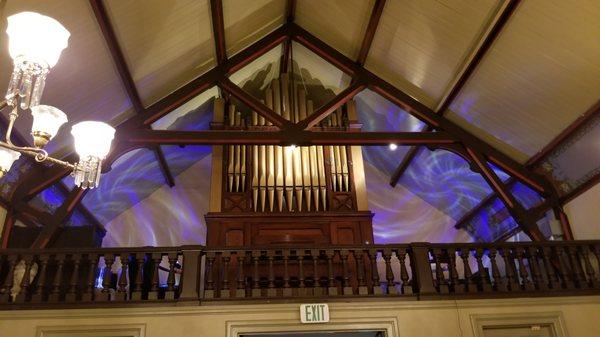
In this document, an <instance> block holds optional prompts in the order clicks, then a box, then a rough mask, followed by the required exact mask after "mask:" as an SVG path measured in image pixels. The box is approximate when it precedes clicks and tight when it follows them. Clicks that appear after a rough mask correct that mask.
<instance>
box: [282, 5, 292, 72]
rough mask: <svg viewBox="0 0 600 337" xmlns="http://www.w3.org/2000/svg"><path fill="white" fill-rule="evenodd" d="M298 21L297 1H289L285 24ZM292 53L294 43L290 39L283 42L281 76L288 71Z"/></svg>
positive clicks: (286, 8)
mask: <svg viewBox="0 0 600 337" xmlns="http://www.w3.org/2000/svg"><path fill="white" fill-rule="evenodd" d="M295 19H296V0H287V1H286V7H285V22H286V23H290V22H294V20H295ZM291 52H292V41H291V39H290V38H289V37H288V38H287V39H286V40H285V42H283V50H282V54H281V61H280V62H279V75H280V76H281V74H285V73H287V71H288V60H289V58H290V54H291Z"/></svg>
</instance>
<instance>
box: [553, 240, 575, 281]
mask: <svg viewBox="0 0 600 337" xmlns="http://www.w3.org/2000/svg"><path fill="white" fill-rule="evenodd" d="M556 258H557V259H558V269H559V274H560V278H561V280H562V286H563V288H564V289H573V288H575V285H574V284H573V279H572V276H571V272H570V270H569V267H568V266H567V265H565V258H568V257H565V256H564V254H563V247H562V246H557V247H556Z"/></svg>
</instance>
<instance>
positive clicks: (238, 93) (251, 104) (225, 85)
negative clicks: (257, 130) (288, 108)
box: [219, 78, 294, 129]
mask: <svg viewBox="0 0 600 337" xmlns="http://www.w3.org/2000/svg"><path fill="white" fill-rule="evenodd" d="M219 87H220V88H221V89H223V90H224V91H226V92H227V93H229V94H230V95H231V96H233V97H235V98H236V99H238V100H239V101H240V102H242V103H243V104H245V105H246V106H247V107H248V108H250V109H251V110H253V111H256V113H257V114H259V115H261V116H263V117H264V118H265V119H266V120H268V121H269V122H271V123H273V125H275V126H276V127H278V128H280V129H291V128H292V127H293V125H294V123H292V122H290V121H288V120H287V119H285V118H283V117H282V116H280V115H278V114H276V113H275V112H274V111H273V110H272V109H271V108H269V107H267V106H266V105H265V104H264V103H262V102H261V101H259V100H258V99H256V98H255V97H254V96H252V95H250V94H249V93H247V92H246V91H245V90H244V89H242V88H240V87H239V86H237V85H236V84H235V83H233V82H231V80H230V79H228V78H223V79H221V80H220V81H219Z"/></svg>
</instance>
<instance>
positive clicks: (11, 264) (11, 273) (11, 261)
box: [0, 255, 18, 303]
mask: <svg viewBox="0 0 600 337" xmlns="http://www.w3.org/2000/svg"><path fill="white" fill-rule="evenodd" d="M17 260H18V256H17V255H9V256H8V272H7V274H6V279H4V284H3V285H2V289H1V290H2V291H1V292H0V296H2V297H0V303H8V302H11V300H12V298H11V291H12V287H13V282H14V278H15V266H16V265H17Z"/></svg>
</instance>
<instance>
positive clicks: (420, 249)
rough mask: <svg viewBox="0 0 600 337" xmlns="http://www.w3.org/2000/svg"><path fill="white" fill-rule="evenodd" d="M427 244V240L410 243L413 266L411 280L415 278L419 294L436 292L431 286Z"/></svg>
mask: <svg viewBox="0 0 600 337" xmlns="http://www.w3.org/2000/svg"><path fill="white" fill-rule="evenodd" d="M429 246H430V243H428V242H416V243H411V248H412V252H413V254H412V259H413V261H414V263H412V262H413V261H411V265H412V266H413V281H414V280H416V282H417V286H418V289H419V294H421V295H432V294H436V290H435V287H434V286H433V276H432V273H431V264H430V262H429Z"/></svg>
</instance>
